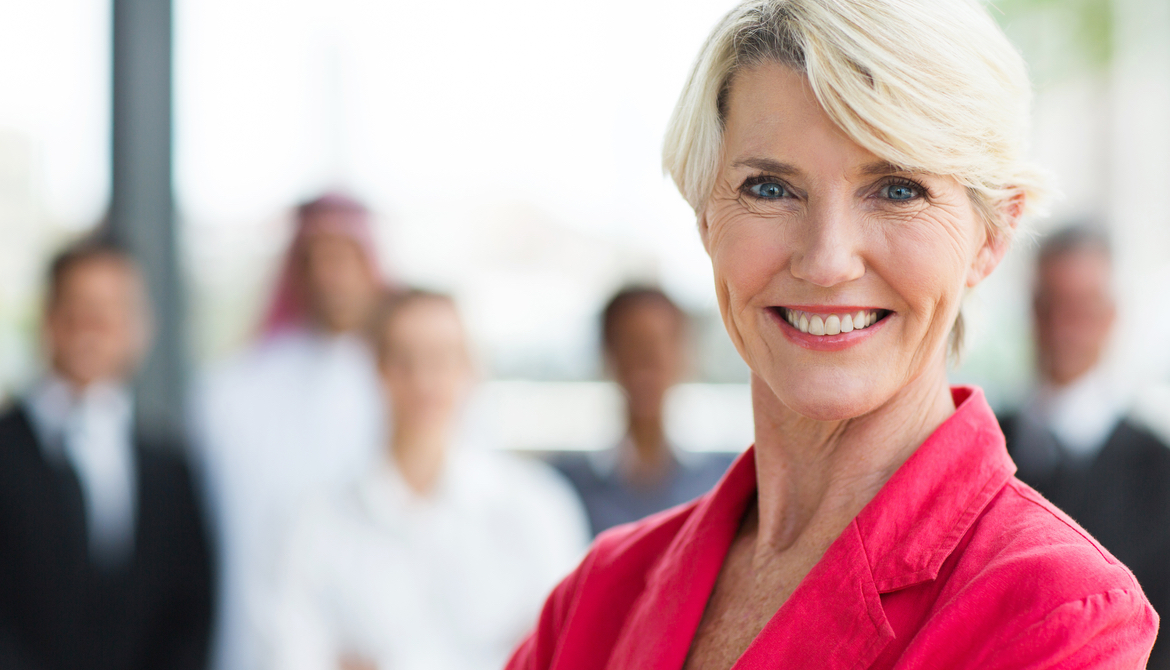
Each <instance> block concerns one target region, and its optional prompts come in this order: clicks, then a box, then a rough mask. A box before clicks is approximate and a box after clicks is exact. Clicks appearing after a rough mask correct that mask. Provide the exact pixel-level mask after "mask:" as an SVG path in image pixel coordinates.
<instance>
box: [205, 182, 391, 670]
mask: <svg viewBox="0 0 1170 670" xmlns="http://www.w3.org/2000/svg"><path fill="white" fill-rule="evenodd" d="M372 219H373V217H372V215H371V213H370V211H369V210H368V209H367V208H366V207H365V206H364V205H363V204H362V203H360V202H358V201H356V200H354V199H353V198H351V197H348V196H345V195H339V194H327V195H324V196H321V197H319V198H316V199H314V200H311V201H309V202H306V203H304V204H302V205H301V206H299V207H298V208H297V209H296V212H295V221H294V231H293V238H292V242H291V243H290V244H289V246H288V250H287V253H286V254H285V258H284V260H283V264H282V266H281V268H280V274H279V276H278V279H277V283H276V289H275V291H274V292H273V297H272V300H271V302H270V304H269V307H268V308H267V311H266V313H265V314H264V316H263V321H262V324H261V328H260V330H261V332H260V336H259V337H258V338H257V340H256V341H255V342H254V343H252V345H251V346H249V347H248V348H247V349H246V350H245V351H243V352H242V353H240V354H238V355H236V356H234V357H232V358H231V359H229V360H228V361H226V362H224V363H223V364H221V365H220V366H218V367H217V368H216V369H214V370H213V371H212V372H211V373H210V374H208V375H207V376H206V377H205V378H204V379H203V380H201V384H200V387H199V388H198V390H197V392H196V393H194V394H193V396H194V400H195V407H194V412H193V420H192V424H193V429H194V431H195V433H196V442H197V444H198V446H199V452H200V456H201V459H200V460H201V465H202V466H203V476H204V480H205V483H206V486H207V489H208V492H209V498H210V500H211V503H212V505H213V509H214V518H215V520H216V529H217V531H218V537H219V538H220V549H221V555H222V558H221V561H222V564H223V571H222V572H223V579H222V582H221V584H220V592H221V593H222V597H221V598H220V602H221V610H220V616H219V620H218V622H217V627H218V629H217V640H216V647H215V651H214V657H215V658H214V661H215V663H214V665H215V667H217V668H220V669H221V670H255V669H256V668H258V667H260V664H261V655H262V650H261V649H260V647H259V643H258V642H257V641H258V640H260V639H262V638H263V636H264V634H265V633H266V630H265V625H266V624H265V621H266V616H267V613H268V612H269V611H270V610H271V608H272V598H273V597H274V590H275V583H274V580H273V575H274V574H275V572H276V564H277V560H278V555H279V551H278V547H280V546H282V544H283V542H284V537H285V534H286V532H287V528H288V525H289V523H290V522H291V518H290V517H291V516H292V512H293V510H295V509H297V508H298V507H299V506H300V505H301V504H302V503H303V502H304V501H305V500H306V499H307V498H308V497H309V496H311V495H313V494H314V493H315V492H316V491H318V490H320V489H323V488H324V489H327V488H332V487H336V486H340V485H341V484H342V483H344V482H348V481H350V480H351V479H353V478H354V477H357V476H358V475H359V474H360V473H363V472H365V471H366V470H367V469H368V468H369V467H370V464H371V463H372V462H373V459H374V457H375V455H376V447H377V445H378V444H379V443H380V441H381V435H382V431H383V425H382V423H383V422H382V400H381V394H380V391H379V388H378V380H377V374H376V372H375V365H374V359H373V356H372V354H371V352H370V351H369V347H368V346H367V344H366V342H365V340H364V338H363V336H362V330H363V329H364V327H365V325H366V321H367V320H368V319H369V318H370V314H371V312H372V310H373V307H374V305H375V304H376V302H377V299H378V296H379V294H380V293H379V292H380V291H381V289H382V286H383V284H384V277H383V274H382V272H381V270H380V267H379V263H378V260H377V254H376V251H375V245H374V236H373V223H372Z"/></svg>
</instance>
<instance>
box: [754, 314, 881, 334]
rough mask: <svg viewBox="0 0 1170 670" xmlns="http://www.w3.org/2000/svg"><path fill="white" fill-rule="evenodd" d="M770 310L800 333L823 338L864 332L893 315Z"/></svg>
mask: <svg viewBox="0 0 1170 670" xmlns="http://www.w3.org/2000/svg"><path fill="white" fill-rule="evenodd" d="M772 309H773V310H774V311H775V312H776V313H777V314H779V315H780V318H782V319H784V320H785V321H787V322H788V323H789V325H791V326H792V327H793V328H795V329H797V330H799V331H800V332H802V333H808V334H809V335H818V336H825V337H828V336H831V335H840V334H841V333H851V332H853V331H855V330H865V329H866V328H869V327H870V326H872V325H873V324H875V323H877V322H878V321H881V320H882V319H884V318H886V317H887V316H889V315H891V314H893V312H892V311H890V310H888V309H862V310H857V311H854V312H842V313H832V312H828V313H823V314H822V313H817V312H804V311H801V310H798V309H789V308H787V307H773V308H772Z"/></svg>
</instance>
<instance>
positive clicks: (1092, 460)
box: [1001, 227, 1170, 668]
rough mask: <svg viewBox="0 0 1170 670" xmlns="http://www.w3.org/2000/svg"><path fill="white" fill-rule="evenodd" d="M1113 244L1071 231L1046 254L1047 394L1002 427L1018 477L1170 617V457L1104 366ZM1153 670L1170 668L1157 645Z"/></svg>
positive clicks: (1038, 308) (1038, 302)
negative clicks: (1131, 412)
mask: <svg viewBox="0 0 1170 670" xmlns="http://www.w3.org/2000/svg"><path fill="white" fill-rule="evenodd" d="M1111 275H1112V261H1111V255H1110V249H1109V244H1108V240H1107V239H1106V238H1105V237H1104V236H1103V235H1102V234H1101V233H1099V232H1096V231H1095V230H1094V229H1092V228H1087V227H1074V228H1068V229H1065V230H1063V231H1061V232H1059V233H1056V234H1055V235H1052V236H1050V237H1048V238H1046V239H1045V240H1044V241H1043V242H1042V244H1041V248H1040V253H1039V259H1038V261H1037V268H1036V281H1035V288H1034V294H1033V318H1034V327H1035V338H1036V353H1037V364H1038V371H1039V373H1040V382H1041V383H1040V386H1039V388H1038V390H1037V392H1036V393H1035V394H1034V396H1033V397H1032V398H1031V399H1030V400H1029V402H1028V403H1027V404H1026V405H1025V406H1024V407H1023V409H1022V410H1021V411H1020V412H1019V413H1018V414H1017V415H1014V416H1011V417H1005V418H1004V419H1003V420H1001V424H1002V426H1003V429H1004V434H1005V435H1006V436H1007V440H1008V449H1009V450H1010V451H1011V453H1012V457H1013V458H1014V459H1015V461H1016V464H1017V465H1018V467H1019V472H1018V476H1019V477H1020V479H1022V480H1023V481H1024V482H1026V483H1028V484H1029V485H1031V486H1032V487H1033V488H1035V489H1036V490H1038V491H1039V492H1040V493H1041V494H1042V495H1044V497H1046V498H1048V499H1049V500H1051V501H1052V502H1053V503H1055V504H1056V505H1057V506H1058V507H1060V508H1061V509H1063V510H1064V511H1065V512H1067V513H1068V514H1069V516H1071V517H1073V518H1074V519H1075V520H1076V521H1077V522H1078V523H1080V524H1081V525H1082V526H1083V527H1084V528H1085V529H1086V530H1088V531H1089V532H1090V533H1092V534H1093V536H1094V537H1096V538H1097V540H1098V541H1100V542H1101V544H1103V545H1104V546H1105V548H1106V549H1108V550H1109V551H1110V552H1111V553H1112V554H1113V555H1114V556H1116V557H1117V558H1118V559H1119V560H1120V561H1121V562H1123V563H1125V564H1126V565H1127V566H1129V568H1130V569H1131V570H1133V572H1134V574H1135V575H1136V576H1137V578H1138V582H1140V583H1141V586H1142V589H1143V590H1144V591H1145V593H1146V596H1147V597H1148V598H1149V600H1150V603H1151V604H1152V605H1153V606H1154V609H1155V610H1157V611H1158V613H1159V614H1160V615H1161V616H1162V617H1163V618H1165V617H1167V616H1170V448H1167V446H1166V445H1164V444H1162V443H1161V442H1159V440H1158V439H1157V438H1156V437H1155V436H1154V435H1153V434H1151V433H1150V432H1149V431H1147V430H1145V429H1144V428H1142V427H1140V426H1138V425H1136V424H1135V423H1133V422H1131V421H1130V420H1129V419H1127V418H1126V414H1125V405H1124V403H1123V394H1120V393H1117V392H1116V390H1115V389H1114V388H1112V387H1111V384H1110V381H1109V379H1108V376H1107V375H1106V374H1105V373H1104V372H1103V371H1102V370H1101V365H1100V363H1101V359H1102V356H1103V354H1104V352H1105V348H1106V345H1107V343H1108V339H1109V334H1110V331H1111V329H1112V327H1113V322H1114V319H1115V313H1116V307H1115V304H1114V300H1113V296H1112V293H1111V290H1110V284H1111V281H1110V278H1111ZM1149 667H1150V668H1170V643H1168V642H1167V640H1166V636H1165V635H1160V636H1159V640H1158V642H1157V644H1156V645H1155V647H1154V653H1153V655H1152V656H1151V657H1150V665H1149Z"/></svg>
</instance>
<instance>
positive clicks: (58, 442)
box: [26, 376, 138, 567]
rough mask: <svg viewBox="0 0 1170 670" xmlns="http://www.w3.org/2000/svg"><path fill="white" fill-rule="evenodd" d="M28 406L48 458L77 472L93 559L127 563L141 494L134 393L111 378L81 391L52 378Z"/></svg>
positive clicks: (40, 386) (39, 386)
mask: <svg viewBox="0 0 1170 670" xmlns="http://www.w3.org/2000/svg"><path fill="white" fill-rule="evenodd" d="M26 406H27V408H28V411H29V416H30V418H31V419H32V423H33V429H34V431H35V432H36V434H37V439H38V441H39V442H40V444H41V449H42V450H43V451H44V454H45V458H46V459H47V460H49V461H50V462H61V460H62V459H64V460H65V461H66V462H68V463H69V465H70V466H71V467H72V468H73V471H74V472H75V473H76V474H77V479H78V483H79V484H80V485H81V494H82V499H83V500H84V502H85V522H86V531H87V535H88V542H89V552H90V557H91V559H92V560H93V561H94V563H95V564H97V565H99V566H102V567H112V566H116V565H119V564H121V563H123V562H124V561H125V560H127V559H128V558H129V556H130V555H131V554H132V553H133V550H134V523H135V518H136V513H137V509H136V497H137V493H138V489H137V476H136V472H135V467H136V466H135V459H134V443H133V439H134V437H133V436H134V425H133V424H134V402H133V399H132V397H131V395H130V392H129V391H128V390H127V389H126V388H125V387H124V386H122V385H121V384H117V383H113V382H99V383H94V384H90V385H89V386H87V387H86V388H85V389H83V390H80V391H78V390H77V389H75V388H74V387H73V386H71V385H70V384H69V383H67V382H65V381H64V380H62V379H60V378H59V377H56V376H49V377H47V378H46V379H44V380H42V381H41V382H40V383H39V384H37V385H36V386H35V387H34V388H33V390H32V392H31V393H30V394H29V396H28V399H27V404H26Z"/></svg>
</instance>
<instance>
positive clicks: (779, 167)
mask: <svg viewBox="0 0 1170 670" xmlns="http://www.w3.org/2000/svg"><path fill="white" fill-rule="evenodd" d="M732 167H737V168H738V167H750V168H755V169H757V170H761V171H763V172H769V173H772V174H776V175H781V176H785V177H788V176H793V175H798V174H801V171H800V168H798V167H796V166H795V165H793V164H791V163H783V162H781V161H778V160H773V159H771V158H763V157H755V156H752V157H748V158H742V159H740V160H738V161H736V162H735V163H733V164H732ZM860 172H861V174H864V175H868V176H882V175H888V174H905V173H909V172H913V170H907V169H906V168H904V167H902V166H900V165H895V164H893V163H891V162H889V161H883V160H878V161H873V162H872V163H866V164H865V165H863V166H861V171H860Z"/></svg>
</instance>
